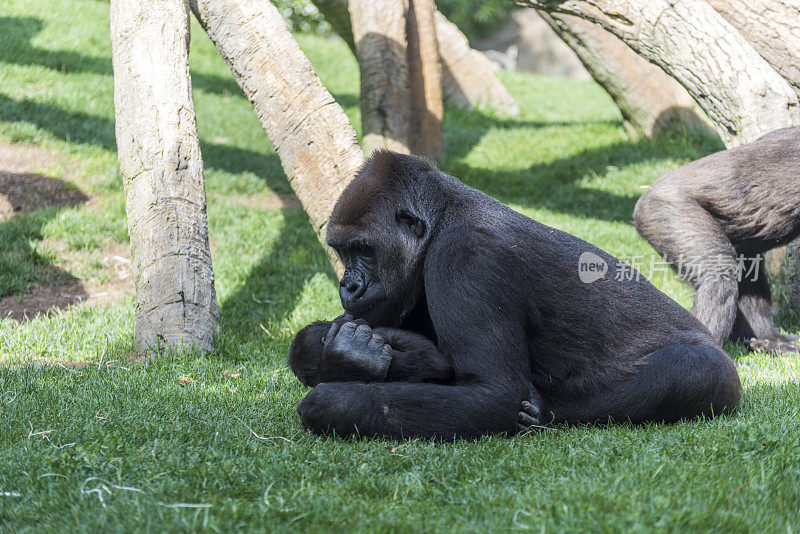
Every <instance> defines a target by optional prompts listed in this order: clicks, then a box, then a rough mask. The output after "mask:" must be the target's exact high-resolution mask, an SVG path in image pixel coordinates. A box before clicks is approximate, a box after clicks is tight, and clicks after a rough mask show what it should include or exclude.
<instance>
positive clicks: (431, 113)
mask: <svg viewBox="0 0 800 534" xmlns="http://www.w3.org/2000/svg"><path fill="white" fill-rule="evenodd" d="M435 12H436V5H435V4H434V3H433V0H410V1H409V4H408V13H407V15H406V37H407V39H408V78H409V85H410V91H411V135H410V137H409V143H410V147H409V148H411V152H412V153H413V154H417V155H419V156H424V157H426V158H428V159H430V160H432V161H435V162H441V161H442V157H443V146H444V145H443V140H442V115H443V111H444V109H443V106H442V69H441V64H440V61H439V48H438V44H437V41H436V27H435V24H434V20H433V14H434V13H435Z"/></svg>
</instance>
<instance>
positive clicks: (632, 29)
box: [516, 0, 800, 147]
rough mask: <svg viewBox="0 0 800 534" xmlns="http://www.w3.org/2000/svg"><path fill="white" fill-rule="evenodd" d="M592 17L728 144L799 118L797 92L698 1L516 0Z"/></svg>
mask: <svg viewBox="0 0 800 534" xmlns="http://www.w3.org/2000/svg"><path fill="white" fill-rule="evenodd" d="M516 1H517V3H519V4H521V5H526V6H528V7H535V8H537V9H541V10H544V11H548V12H559V13H565V14H568V15H576V16H578V17H581V18H584V19H587V20H589V21H592V22H596V23H598V24H600V25H601V26H602V27H603V28H605V29H606V30H608V31H610V32H611V33H613V34H614V35H616V36H617V37H619V38H620V39H622V40H623V41H624V42H625V43H626V44H627V45H628V46H630V47H631V48H633V50H634V51H636V52H637V53H638V54H639V55H641V56H642V57H644V58H645V59H647V60H649V61H651V62H653V63H655V64H656V65H658V66H659V67H661V68H662V69H664V71H666V72H667V74H669V75H670V76H672V77H673V78H675V79H676V80H677V81H678V82H680V84H681V85H683V86H684V87H685V88H686V90H687V91H689V93H690V94H691V95H692V96H693V97H694V99H695V100H696V101H697V103H698V104H700V106H701V107H702V108H703V110H704V111H705V112H706V114H707V115H708V116H709V118H710V119H711V120H712V122H713V123H714V124H715V125H716V128H717V131H718V133H719V134H720V137H722V139H723V141H724V142H725V144H726V145H727V146H728V147H732V146H737V145H740V144H743V143H747V142H749V141H753V140H755V139H757V138H758V137H760V136H761V135H763V134H765V133H767V132H769V131H772V130H775V129H777V128H782V127H784V126H789V125H795V124H800V110H799V109H798V97H797V95H796V94H795V93H794V91H793V90H792V88H791V87H790V86H789V84H788V83H787V82H786V81H785V80H784V79H783V78H781V76H780V75H779V74H778V73H777V72H775V71H774V70H773V69H772V68H771V67H770V66H769V65H768V64H767V62H766V61H765V60H764V59H763V58H762V57H761V56H759V55H758V53H757V52H756V51H755V50H753V48H752V47H751V46H750V45H749V44H748V43H747V41H745V39H744V37H742V35H741V34H740V33H739V32H737V31H736V30H735V29H734V28H733V27H732V26H731V25H730V24H728V23H727V22H725V20H724V19H723V18H722V17H721V16H720V15H719V14H718V13H717V12H716V11H714V9H713V8H712V7H711V6H710V5H708V4H707V3H705V2H704V1H702V0H671V1H670V0H627V1H625V2H619V1H616V0H591V1H590V0H516Z"/></svg>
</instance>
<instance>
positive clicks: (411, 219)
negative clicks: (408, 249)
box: [395, 210, 425, 237]
mask: <svg viewBox="0 0 800 534" xmlns="http://www.w3.org/2000/svg"><path fill="white" fill-rule="evenodd" d="M395 219H396V220H397V224H398V226H400V227H401V228H404V229H406V230H407V231H409V232H411V233H412V234H414V235H415V236H416V237H422V236H423V235H425V222H424V221H423V220H422V219H420V218H419V217H417V216H416V215H412V214H411V213H409V212H408V211H405V210H402V211H398V212H397V215H396V216H395Z"/></svg>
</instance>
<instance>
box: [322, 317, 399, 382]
mask: <svg viewBox="0 0 800 534" xmlns="http://www.w3.org/2000/svg"><path fill="white" fill-rule="evenodd" d="M391 362H392V347H391V346H389V345H388V344H387V343H385V342H384V340H383V338H382V337H381V336H380V335H378V334H375V333H373V331H372V328H370V327H369V325H367V324H358V323H357V322H353V321H351V322H347V323H344V324H341V323H339V322H338V321H335V322H334V323H333V324H331V327H330V330H328V333H327V334H326V335H325V341H324V348H323V349H322V363H321V366H322V367H323V368H324V373H325V376H327V377H329V380H330V379H331V378H334V379H335V378H339V379H341V380H352V377H353V376H359V377H362V378H363V380H364V381H366V382H382V381H383V380H385V379H386V374H387V372H388V371H389V365H390V364H391ZM334 381H335V380H334Z"/></svg>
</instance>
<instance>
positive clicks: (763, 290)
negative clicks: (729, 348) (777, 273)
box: [731, 255, 800, 352]
mask: <svg viewBox="0 0 800 534" xmlns="http://www.w3.org/2000/svg"><path fill="white" fill-rule="evenodd" d="M759 267H760V268H761V270H756V269H757V268H759ZM741 278H742V279H741V281H740V282H739V300H738V302H737V315H736V323H735V326H734V329H733V334H732V335H731V338H732V339H734V340H736V341H742V342H744V343H747V344H748V345H750V347H751V348H754V349H756V348H758V349H762V350H766V351H777V352H798V351H800V336H792V335H789V334H782V333H780V332H779V331H778V329H777V328H776V327H775V324H774V323H773V321H772V298H771V295H770V286H769V281H768V280H767V276H766V273H764V272H763V259H762V257H761V256H760V255H759V256H757V257H756V258H755V259H752V260H745V264H744V269H743V270H742V277H741Z"/></svg>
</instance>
